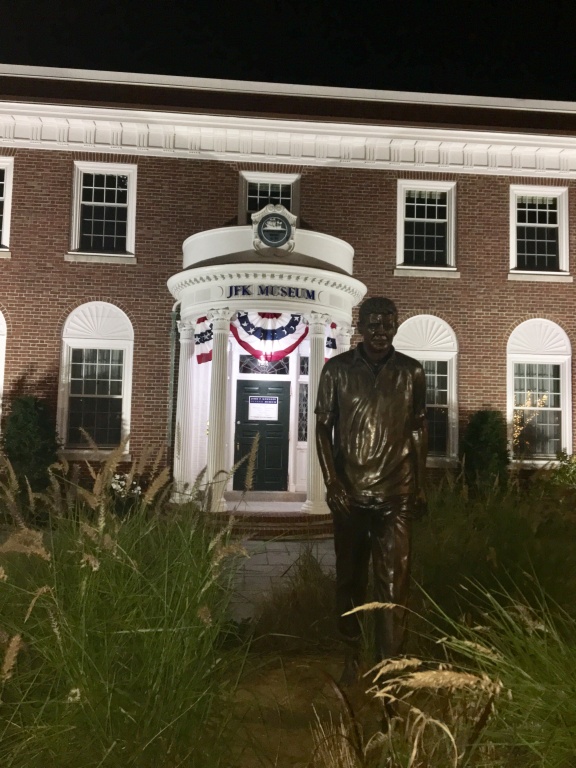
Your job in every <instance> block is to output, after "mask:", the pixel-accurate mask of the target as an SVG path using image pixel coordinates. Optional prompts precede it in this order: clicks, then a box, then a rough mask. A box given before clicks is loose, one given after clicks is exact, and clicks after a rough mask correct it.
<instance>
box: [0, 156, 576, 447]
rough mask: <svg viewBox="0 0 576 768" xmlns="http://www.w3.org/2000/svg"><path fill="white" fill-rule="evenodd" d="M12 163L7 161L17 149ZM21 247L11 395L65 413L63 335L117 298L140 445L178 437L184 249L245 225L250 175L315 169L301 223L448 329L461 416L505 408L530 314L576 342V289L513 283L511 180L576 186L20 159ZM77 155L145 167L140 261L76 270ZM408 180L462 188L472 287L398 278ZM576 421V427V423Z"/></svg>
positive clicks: (182, 163)
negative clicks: (170, 284)
mask: <svg viewBox="0 0 576 768" xmlns="http://www.w3.org/2000/svg"><path fill="white" fill-rule="evenodd" d="M5 154H7V153H6V152H5ZM10 154H13V155H14V157H15V161H14V190H13V202H12V225H11V242H10V250H11V252H12V259H11V260H10V261H8V260H0V270H1V271H2V281H1V289H0V309H1V310H2V312H3V313H4V316H5V318H6V321H7V325H8V343H7V354H6V375H5V393H6V394H10V393H11V392H13V391H14V389H15V387H17V386H20V387H21V388H24V389H26V390H27V391H34V392H37V393H39V394H42V395H45V396H48V397H49V398H50V400H51V402H52V403H53V405H54V406H55V403H56V394H57V375H58V367H59V360H60V334H61V330H62V324H63V322H64V320H65V318H66V317H67V315H68V314H69V313H70V312H71V311H72V309H74V308H75V307H77V306H78V305H80V304H82V303H84V302H86V301H90V300H104V301H110V302H112V303H114V304H116V305H118V306H119V307H121V308H122V309H123V310H124V311H125V312H126V313H127V314H128V316H129V317H130V319H131V321H132V323H133V326H134V333H135V354H134V378H133V397H132V430H131V432H132V449H133V452H134V453H136V454H138V453H139V452H140V451H141V450H142V447H143V446H144V445H149V444H152V445H159V444H161V443H162V442H163V441H165V439H166V423H167V417H168V413H167V403H168V380H169V333H170V310H171V307H172V303H173V300H172V297H171V296H170V294H169V292H168V289H167V288H166V281H167V279H168V278H169V277H170V276H171V275H173V274H174V273H176V272H178V271H179V270H180V269H181V264H182V250H181V248H182V242H183V241H184V240H185V239H186V238H187V237H189V236H190V235H192V234H194V233H196V232H200V231H202V230H205V229H211V228H214V227H220V226H227V225H230V224H234V223H235V222H236V216H237V211H238V173H239V170H248V169H250V170H263V171H266V170H267V171H281V172H294V171H299V172H301V173H302V180H301V187H300V218H301V226H305V227H306V228H309V229H313V230H318V231H321V232H326V233H328V234H331V235H335V236H336V237H340V238H343V239H344V240H346V241H347V242H349V243H350V244H351V245H352V246H353V247H354V249H355V251H356V257H355V277H357V278H358V279H360V280H362V281H363V282H365V283H366V284H367V285H368V288H369V295H372V296H374V295H379V294H383V295H386V296H389V297H390V298H392V299H394V300H395V301H396V302H397V304H398V307H399V310H400V315H401V319H404V318H406V317H408V316H410V315H413V314H420V313H430V314H434V315H437V316H439V317H441V318H442V319H444V320H445V321H446V322H448V323H449V324H450V325H451V326H452V328H453V329H454V332H455V333H456V336H457V339H458V343H459V347H460V357H459V371H458V379H459V402H460V408H461V414H462V418H464V417H465V416H466V414H468V413H469V412H471V411H474V410H476V409H477V408H479V407H482V406H489V407H493V408H499V409H502V410H504V409H505V404H506V342H507V339H508V336H509V334H510V331H511V330H512V328H513V327H514V326H515V325H517V324H518V323H519V322H521V321H522V320H524V319H526V318H528V317H543V318H548V319H550V320H553V321H554V322H556V323H558V324H559V325H560V326H562V327H563V328H564V330H565V331H566V332H567V334H568V336H569V337H570V339H571V340H572V342H573V343H575V342H576V316H575V315H576V313H575V312H574V310H573V306H574V298H573V296H574V290H575V287H574V285H572V284H566V283H531V282H516V281H508V280H507V275H508V265H509V220H508V216H509V186H510V184H518V183H526V184H538V183H541V184H545V185H548V186H549V185H552V184H556V183H558V185H559V186H560V185H561V186H566V185H568V186H570V187H572V188H573V187H574V186H575V184H576V182H565V181H561V182H555V181H553V180H550V179H536V180H534V179H525V180H524V179H519V178H517V177H514V178H505V177H494V176H474V175H461V176H458V175H453V174H434V175H432V174H426V175H421V176H419V175H417V174H412V173H411V174H407V173H403V174H398V173H396V172H392V171H381V170H354V169H346V168H341V167H340V168H305V167H304V168H297V167H294V166H292V167H289V168H287V167H286V166H263V165H261V166H258V165H254V164H251V165H248V164H244V165H239V164H235V163H222V162H215V161H214V162H213V161H208V160H180V159H174V158H149V157H133V156H128V155H123V156H118V155H113V156H112V155H98V154H85V153H71V152H60V151H42V150H13V151H11V152H10ZM74 159H82V160H94V161H103V162H106V161H110V162H127V163H135V164H137V165H138V180H137V215H136V258H137V261H138V263H137V265H135V266H128V265H122V264H85V263H70V262H65V261H64V254H65V253H66V252H67V251H68V248H69V242H70V213H71V205H72V181H73V162H74ZM398 178H415V179H431V178H437V179H438V180H456V181H457V190H456V232H457V234H456V260H457V268H458V270H459V271H460V273H461V278H460V279H434V278H414V277H407V276H402V277H395V276H394V267H395V261H396V210H397V202H396V196H397V186H396V182H397V179H398ZM569 206H570V222H571V224H572V226H571V228H570V230H571V231H570V251H571V253H572V254H575V253H576V247H575V246H576V242H575V238H576V210H575V206H576V191H575V190H572V192H571V193H570V195H569ZM575 423H576V419H575Z"/></svg>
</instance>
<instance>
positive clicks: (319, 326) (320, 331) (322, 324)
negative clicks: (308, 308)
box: [304, 312, 331, 337]
mask: <svg viewBox="0 0 576 768" xmlns="http://www.w3.org/2000/svg"><path fill="white" fill-rule="evenodd" d="M304 320H305V321H306V323H307V324H308V328H309V334H310V336H322V337H324V335H325V334H326V325H327V324H328V323H329V322H330V320H331V318H330V316H329V315H326V314H323V313H322V312H309V313H308V314H307V315H305V316H304Z"/></svg>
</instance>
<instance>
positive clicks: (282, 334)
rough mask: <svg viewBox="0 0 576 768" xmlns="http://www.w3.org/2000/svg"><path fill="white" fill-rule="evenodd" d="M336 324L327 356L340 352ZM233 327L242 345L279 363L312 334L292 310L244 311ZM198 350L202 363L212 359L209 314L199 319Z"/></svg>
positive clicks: (331, 329) (330, 330)
mask: <svg viewBox="0 0 576 768" xmlns="http://www.w3.org/2000/svg"><path fill="white" fill-rule="evenodd" d="M335 328H336V323H331V324H330V326H329V328H327V336H326V350H325V359H328V358H329V357H331V356H332V355H333V354H334V352H335V351H336V338H335V336H334V330H335ZM230 330H231V331H232V333H233V335H234V338H235V339H236V340H237V342H238V344H240V346H241V347H242V348H243V349H245V350H246V351H247V352H249V353H250V354H251V355H253V356H254V357H256V358H257V359H258V360H267V361H270V362H275V361H277V360H282V358H283V357H285V356H286V355H289V354H290V353H291V352H293V351H294V350H295V349H296V347H297V346H298V345H299V344H301V343H302V341H303V340H304V339H305V338H306V336H307V335H308V326H307V325H306V324H305V323H304V322H303V321H302V316H301V315H291V314H289V313H288V312H240V313H238V315H237V317H236V319H235V320H233V321H232V322H231V323H230ZM194 338H195V353H196V361H197V362H198V363H207V362H209V361H210V360H212V345H213V334H212V323H211V322H209V320H208V318H207V317H199V318H198V320H197V321H196V332H195V334H194Z"/></svg>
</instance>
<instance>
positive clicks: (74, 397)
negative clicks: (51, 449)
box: [66, 349, 123, 448]
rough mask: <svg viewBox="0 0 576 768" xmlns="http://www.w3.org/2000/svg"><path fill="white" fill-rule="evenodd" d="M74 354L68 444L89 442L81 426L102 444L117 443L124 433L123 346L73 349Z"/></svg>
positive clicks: (85, 443)
mask: <svg viewBox="0 0 576 768" xmlns="http://www.w3.org/2000/svg"><path fill="white" fill-rule="evenodd" d="M71 358H72V364H71V367H70V373H71V378H70V390H69V399H68V429H67V442H66V444H67V446H68V447H72V448H74V447H83V448H85V447H86V446H87V442H86V439H85V438H84V437H83V436H82V433H81V429H84V430H85V431H86V432H87V433H88V434H89V435H90V437H91V438H92V439H93V440H94V441H95V442H96V443H97V445H98V446H99V447H102V448H109V447H114V446H117V445H118V444H119V443H120V440H121V437H122V377H123V350H109V349H73V350H72V354H71ZM111 360H115V361H116V362H115V363H114V365H112V364H111ZM112 370H113V372H114V381H111V374H112Z"/></svg>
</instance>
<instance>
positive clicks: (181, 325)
mask: <svg viewBox="0 0 576 768" xmlns="http://www.w3.org/2000/svg"><path fill="white" fill-rule="evenodd" d="M195 331H196V322H195V321H194V320H178V333H179V334H180V341H181V342H182V341H185V340H189V341H190V340H193V339H194V332H195Z"/></svg>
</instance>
